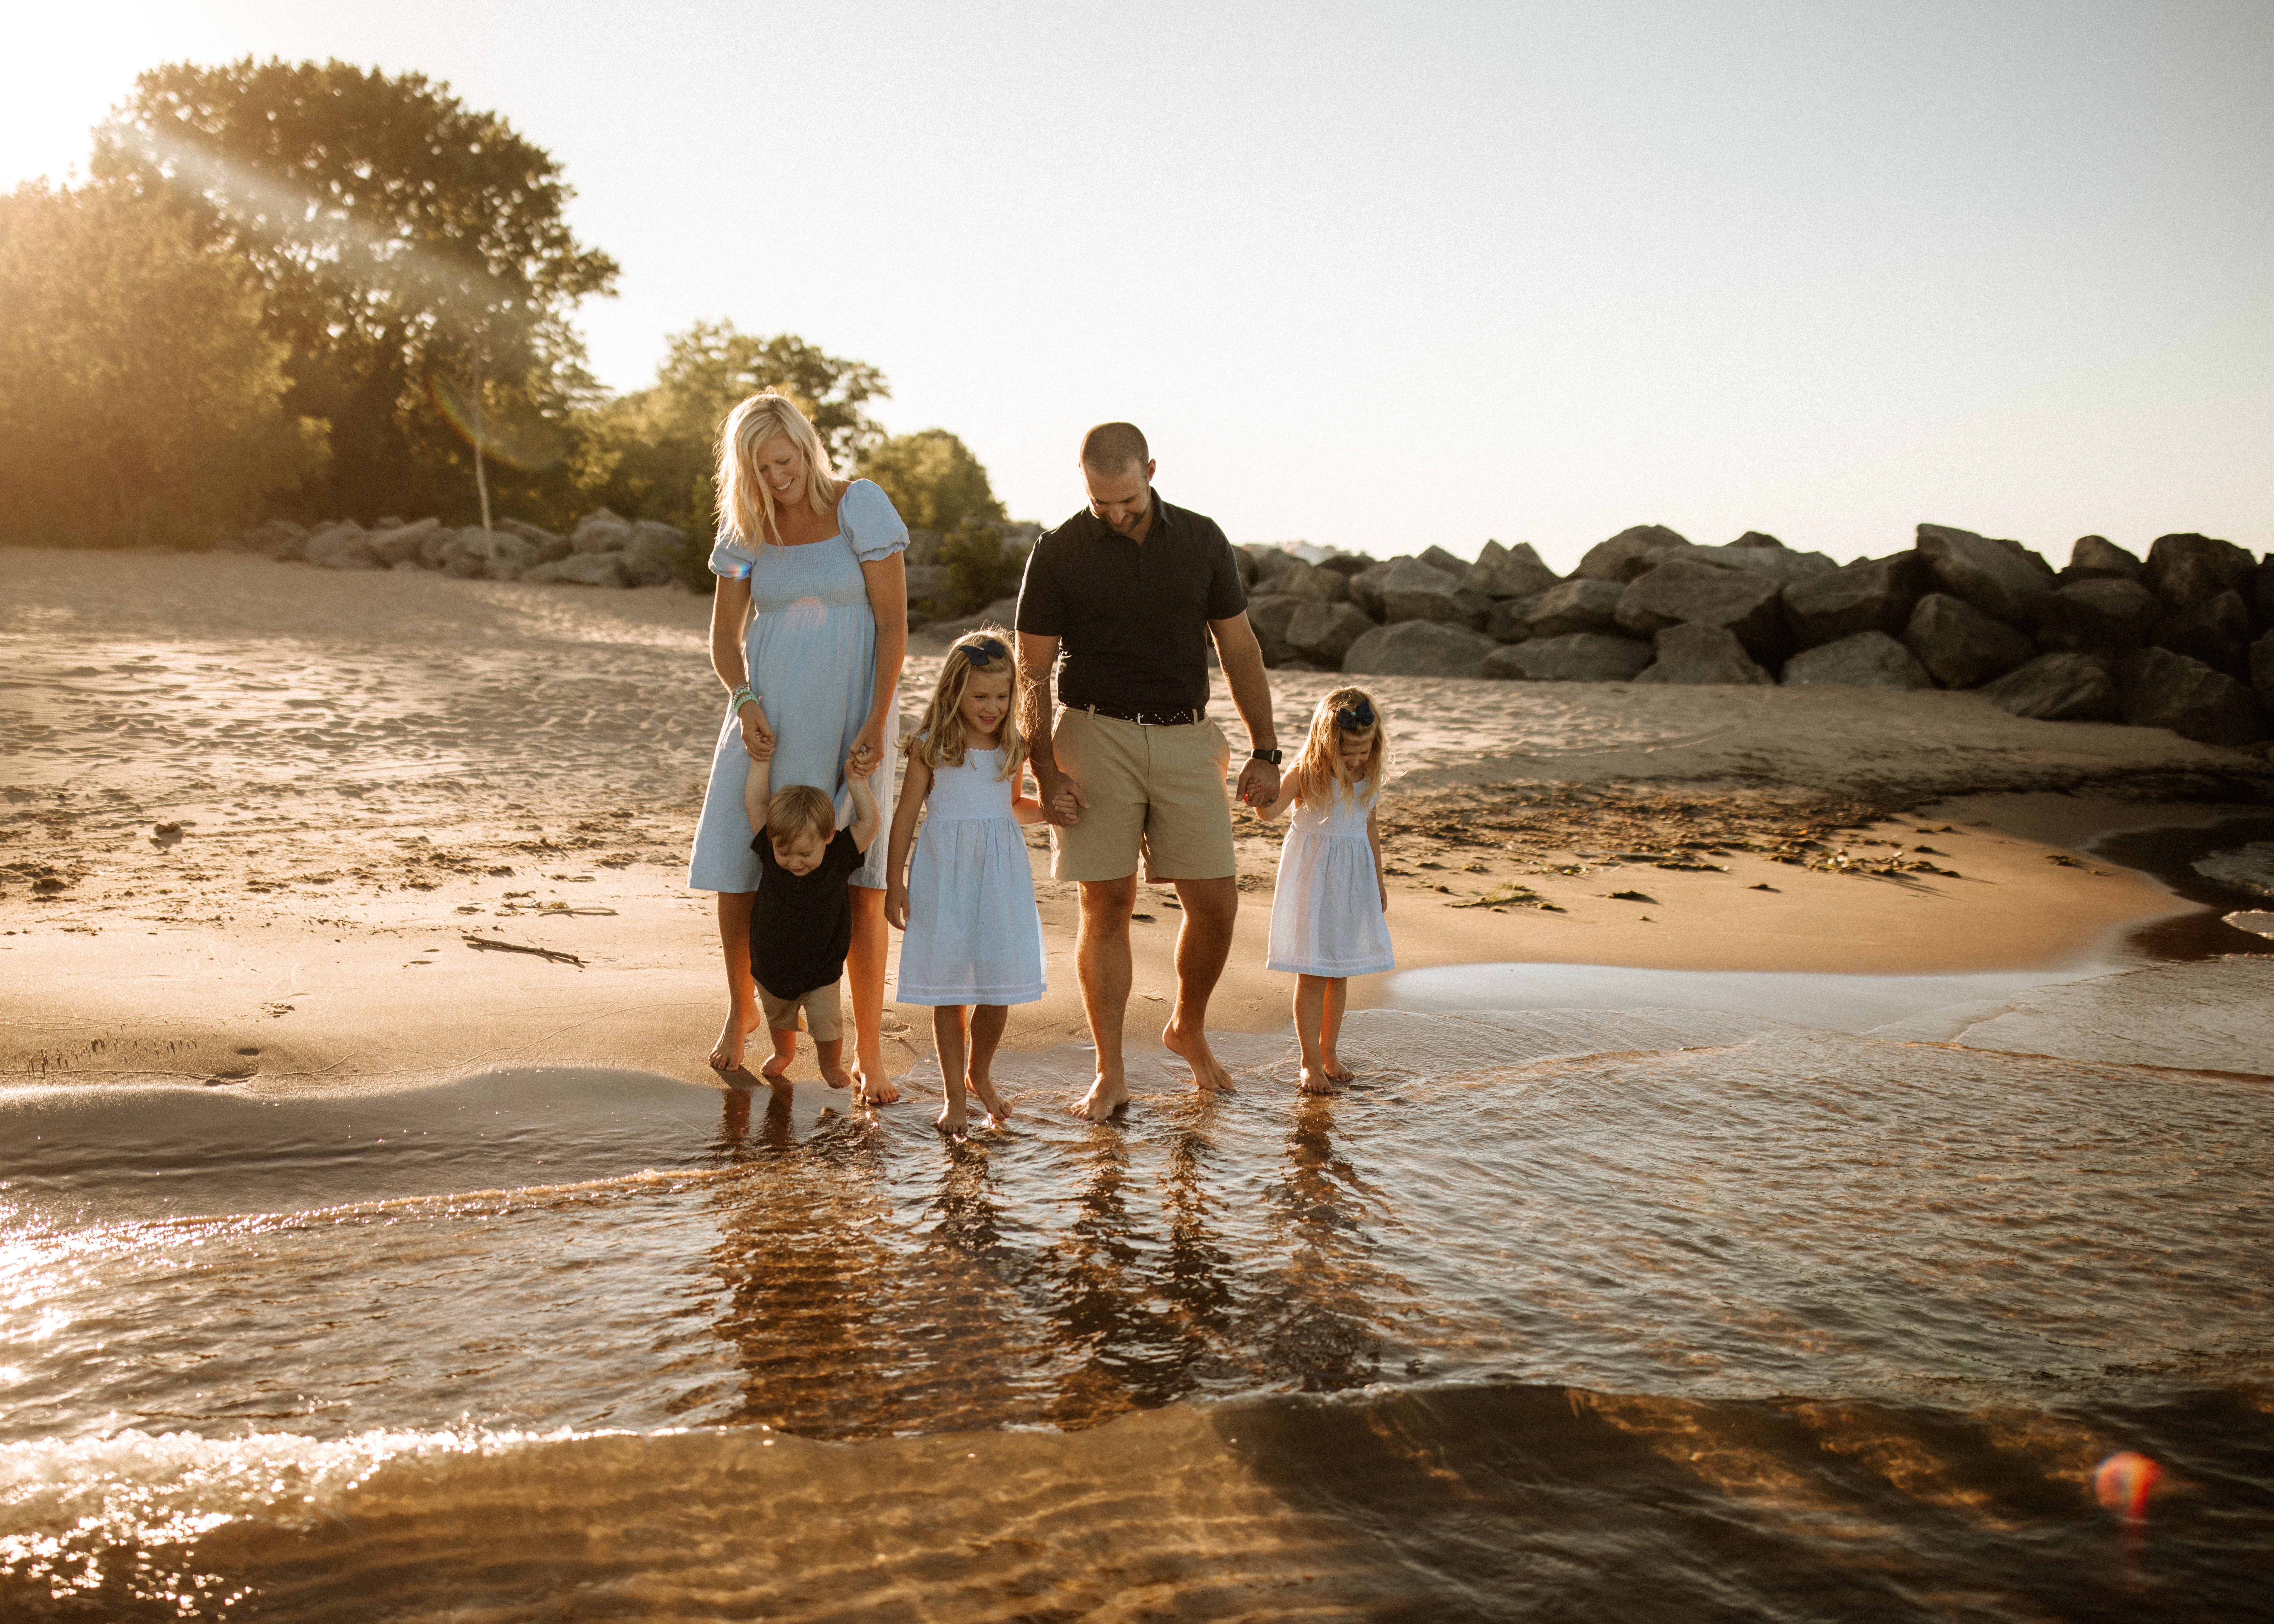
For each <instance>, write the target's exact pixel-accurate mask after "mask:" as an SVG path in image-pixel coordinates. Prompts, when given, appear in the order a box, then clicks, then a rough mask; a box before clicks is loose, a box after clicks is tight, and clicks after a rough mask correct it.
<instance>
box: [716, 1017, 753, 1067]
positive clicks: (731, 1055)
mask: <svg viewBox="0 0 2274 1624" xmlns="http://www.w3.org/2000/svg"><path fill="white" fill-rule="evenodd" d="M759 1019H760V1018H759V1015H758V1011H757V1006H756V1005H755V1004H754V1005H752V1006H751V1007H750V1008H749V1009H747V1010H728V1011H727V1024H726V1025H725V1026H721V1027H719V1041H717V1042H716V1043H713V1044H712V1046H711V1069H712V1071H734V1069H735V1068H736V1067H738V1066H740V1065H741V1064H742V1050H743V1049H744V1048H745V1047H746V1046H747V1045H748V1044H749V1041H750V1034H752V1033H753V1032H756V1031H757V1029H758V1025H759Z"/></svg>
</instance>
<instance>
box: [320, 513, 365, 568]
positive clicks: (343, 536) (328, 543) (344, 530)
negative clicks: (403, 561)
mask: <svg viewBox="0 0 2274 1624" xmlns="http://www.w3.org/2000/svg"><path fill="white" fill-rule="evenodd" d="M305 556H306V558H307V560H308V562H310V563H311V564H313V565H315V566H316V567H317V568H319V569H377V568H380V563H379V560H378V559H377V558H375V557H373V554H372V551H371V541H370V538H369V537H368V536H367V535H366V534H365V531H364V528H363V526H361V525H360V524H358V523H355V522H354V521H353V520H351V519H350V520H343V522H341V523H337V524H328V525H326V526H325V527H324V528H323V529H321V530H318V531H317V532H316V533H315V534H314V535H312V536H311V537H309V538H308V546H307V552H306V554H305Z"/></svg>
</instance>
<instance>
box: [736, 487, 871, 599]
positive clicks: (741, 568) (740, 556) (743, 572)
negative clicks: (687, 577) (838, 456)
mask: <svg viewBox="0 0 2274 1624" xmlns="http://www.w3.org/2000/svg"><path fill="white" fill-rule="evenodd" d="M877 494H879V495H882V494H883V492H877ZM891 506H892V504H891V503H890V502H887V503H885V507H887V508H890V507H891ZM757 561H758V560H757V554H756V553H752V552H751V551H750V550H749V548H748V547H746V546H744V545H742V538H741V537H740V536H738V535H736V534H735V533H734V527H733V526H732V525H730V524H728V523H727V522H726V521H725V520H724V519H721V520H720V521H719V538H718V540H716V541H715V542H713V543H712V546H711V573H712V575H719V576H722V577H724V578H725V579H727V580H728V581H748V580H749V578H750V567H751V566H752V565H754V564H756V563H757Z"/></svg>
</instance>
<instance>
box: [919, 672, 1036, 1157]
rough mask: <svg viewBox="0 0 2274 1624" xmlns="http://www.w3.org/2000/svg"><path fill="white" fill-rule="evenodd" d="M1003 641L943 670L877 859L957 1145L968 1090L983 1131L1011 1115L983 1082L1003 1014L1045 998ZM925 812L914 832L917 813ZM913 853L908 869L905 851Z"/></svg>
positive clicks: (1030, 800)
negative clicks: (935, 1053)
mask: <svg viewBox="0 0 2274 1624" xmlns="http://www.w3.org/2000/svg"><path fill="white" fill-rule="evenodd" d="M1017 688H1018V679H1017V674H1016V673H1015V671H1014V669H1013V659H1012V654H1011V635H1010V633H1008V632H1005V631H998V630H996V629H994V628H982V629H980V630H978V631H975V632H968V633H966V634H965V635H963V636H961V637H959V638H957V639H956V640H955V643H954V645H953V647H951V648H950V649H949V650H948V651H947V658H945V660H943V661H941V662H940V668H939V686H938V687H937V688H935V689H934V690H933V692H932V696H931V703H930V705H929V706H928V707H927V708H926V709H925V711H924V718H923V726H922V727H920V728H919V729H918V730H917V731H916V732H915V733H914V734H913V735H911V736H910V737H909V739H908V741H907V744H906V745H905V746H903V747H902V748H904V749H906V750H907V756H908V770H907V778H906V779H905V780H904V781H903V782H902V783H901V785H900V806H899V808H897V809H896V810H895V811H894V812H893V814H892V839H891V840H890V841H889V842H888V843H887V845H886V849H885V918H886V919H887V920H889V921H891V922H892V925H893V926H895V927H896V928H898V929H900V930H901V931H903V932H905V933H906V934H904V935H903V936H901V938H900V985H899V987H898V989H896V990H895V992H894V994H893V997H894V999H895V1001H896V1002H898V1003H901V1004H929V1005H930V1006H931V1030H932V1037H933V1040H934V1041H936V1042H937V1045H938V1047H939V1075H940V1084H941V1090H942V1092H943V1093H944V1094H945V1095H946V1100H945V1103H944V1104H942V1105H941V1107H940V1112H939V1127H940V1131H941V1132H944V1133H948V1134H951V1135H953V1136H954V1137H955V1138H957V1139H961V1138H962V1137H963V1135H964V1132H965V1124H966V1115H965V1109H964V1100H963V1097H964V1095H965V1094H966V1093H967V1092H968V1093H970V1094H977V1095H978V1096H979V1102H980V1103H981V1104H982V1105H983V1106H985V1107H986V1108H987V1123H988V1125H989V1126H990V1127H995V1126H999V1125H1000V1124H1001V1123H1002V1121H1003V1119H1004V1118H1005V1117H1006V1116H1010V1114H1011V1108H1010V1107H1009V1106H1008V1105H1007V1104H1005V1102H1004V1101H1003V1100H1002V1098H1001V1097H1000V1096H999V1095H998V1094H996V1092H995V1084H994V1080H993V1079H992V1078H991V1076H990V1069H991V1067H992V1066H993V1064H994V1061H995V1049H996V1046H997V1045H998V1043H1000V1042H1001V1041H1002V1040H1003V1026H1004V1023H1005V1020H1007V1019H1009V1015H1010V1010H1009V1006H1010V1005H1012V1004H1032V1003H1033V1002H1035V999H1037V998H1039V997H1041V996H1043V921H1042V915H1041V914H1039V913H1038V912H1037V911H1036V910H1035V871H1034V868H1033V866H1032V864H1031V862H1030V860H1029V859H1028V856H1027V838H1026V837H1025V836H1024V835H1023V834H1021V833H1020V832H1019V828H1020V824H1022V823H1040V822H1041V821H1042V817H1043V805H1042V801H1040V799H1039V798H1037V797H1035V796H1030V795H1028V794H1025V793H1022V792H1023V791H1024V789H1025V787H1026V766H1027V746H1026V741H1025V740H1023V739H1021V738H1020V736H1019V723H1018V718H1017V713H1016V704H1017ZM919 808H921V809H922V812H923V814H924V825H923V834H922V838H917V835H916V813H917V811H918V809H919ZM911 843H913V844H914V846H915V865H914V868H913V870H912V871H911V869H910V866H909V862H908V848H909V846H910V845H911Z"/></svg>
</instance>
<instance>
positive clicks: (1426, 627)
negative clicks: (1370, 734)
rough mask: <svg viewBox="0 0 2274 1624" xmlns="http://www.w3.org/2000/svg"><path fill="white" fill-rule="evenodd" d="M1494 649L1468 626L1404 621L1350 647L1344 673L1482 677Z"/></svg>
mask: <svg viewBox="0 0 2274 1624" xmlns="http://www.w3.org/2000/svg"><path fill="white" fill-rule="evenodd" d="M1425 568H1426V566H1425ZM1494 646H1495V645H1494V643H1493V640H1492V639H1491V638H1489V637H1487V636H1486V635H1484V634H1483V633H1482V632H1474V631H1471V630H1470V629H1469V628H1467V627H1465V626H1448V625H1446V624H1445V623H1444V622H1443V621H1442V620H1405V621H1402V622H1400V623H1399V624H1397V625H1395V626H1377V627H1375V628H1374V629H1373V630H1372V631H1370V632H1368V633H1367V634H1366V635H1364V636H1363V637H1360V638H1359V640H1358V641H1357V642H1356V643H1352V644H1351V647H1350V652H1349V653H1347V654H1345V655H1344V656H1343V669H1344V671H1347V672H1351V673H1357V674H1362V675H1365V676H1374V677H1473V676H1478V675H1480V674H1482V671H1483V666H1484V661H1485V656H1486V655H1487V654H1490V653H1491V652H1492V651H1493V649H1494Z"/></svg>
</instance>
